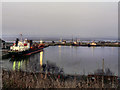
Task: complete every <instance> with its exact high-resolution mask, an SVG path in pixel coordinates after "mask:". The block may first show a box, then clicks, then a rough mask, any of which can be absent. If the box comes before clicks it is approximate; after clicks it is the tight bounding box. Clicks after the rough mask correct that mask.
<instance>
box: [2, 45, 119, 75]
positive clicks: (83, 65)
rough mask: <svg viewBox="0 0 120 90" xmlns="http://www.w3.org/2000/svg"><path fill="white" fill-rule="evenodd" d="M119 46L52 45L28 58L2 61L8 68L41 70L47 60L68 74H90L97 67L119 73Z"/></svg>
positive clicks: (4, 66)
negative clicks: (41, 65)
mask: <svg viewBox="0 0 120 90" xmlns="http://www.w3.org/2000/svg"><path fill="white" fill-rule="evenodd" d="M118 48H119V47H81V46H80V47H72V46H50V47H47V48H45V49H44V51H43V52H40V53H37V54H34V55H32V56H30V57H26V58H20V57H18V58H16V60H19V61H10V60H11V59H6V60H2V61H1V62H0V63H1V64H2V67H3V68H4V69H6V70H15V69H17V70H19V69H21V70H24V71H35V72H39V71H40V70H41V67H40V64H43V63H46V62H47V61H49V62H51V63H53V64H56V65H57V66H58V67H60V68H63V70H64V72H65V73H66V74H88V73H91V72H94V71H95V70H96V69H98V68H99V69H102V63H103V62H102V61H103V58H104V68H110V70H111V71H112V72H114V73H115V75H117V74H118Z"/></svg>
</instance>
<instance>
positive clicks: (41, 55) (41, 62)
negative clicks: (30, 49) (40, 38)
mask: <svg viewBox="0 0 120 90" xmlns="http://www.w3.org/2000/svg"><path fill="white" fill-rule="evenodd" d="M42 64H43V51H41V52H40V66H42Z"/></svg>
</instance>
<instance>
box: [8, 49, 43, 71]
mask: <svg viewBox="0 0 120 90" xmlns="http://www.w3.org/2000/svg"><path fill="white" fill-rule="evenodd" d="M10 62H11V63H12V70H23V71H35V72H36V71H40V69H41V66H42V65H43V51H41V52H40V53H37V54H34V55H32V56H29V57H21V58H20V57H15V58H11V59H10ZM38 62H39V63H38Z"/></svg>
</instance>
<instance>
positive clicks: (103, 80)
mask: <svg viewBox="0 0 120 90" xmlns="http://www.w3.org/2000/svg"><path fill="white" fill-rule="evenodd" d="M102 88H104V75H103V76H102Z"/></svg>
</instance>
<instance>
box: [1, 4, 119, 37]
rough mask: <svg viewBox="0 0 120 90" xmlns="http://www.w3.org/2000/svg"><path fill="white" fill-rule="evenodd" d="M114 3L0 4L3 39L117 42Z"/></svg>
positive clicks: (116, 15)
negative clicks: (27, 36) (79, 39)
mask: <svg viewBox="0 0 120 90" xmlns="http://www.w3.org/2000/svg"><path fill="white" fill-rule="evenodd" d="M117 5H118V3H117V2H116V3H115V2H106V3H105V2H103V3H100V2H98V3H95V2H90V3H89V2H85V3H83V2H79V3H77V2H76V3H73V2H71V3H69V2H67V3H65V2H63V3H62V2H61V3H60V2H58V3H52V2H51V3H48V2H46V3H43V2H39V3H33V2H32V3H28V2H27V3H25V2H23V3H20V2H19V3H15V2H11V3H3V6H2V19H3V22H2V24H3V30H2V34H3V36H4V35H6V36H9V35H18V34H20V33H22V34H23V35H34V36H41V37H43V36H44V37H72V36H74V37H80V38H99V39H102V38H110V39H111V38H113V39H117V38H118V6H117Z"/></svg>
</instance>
